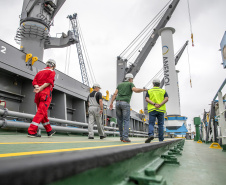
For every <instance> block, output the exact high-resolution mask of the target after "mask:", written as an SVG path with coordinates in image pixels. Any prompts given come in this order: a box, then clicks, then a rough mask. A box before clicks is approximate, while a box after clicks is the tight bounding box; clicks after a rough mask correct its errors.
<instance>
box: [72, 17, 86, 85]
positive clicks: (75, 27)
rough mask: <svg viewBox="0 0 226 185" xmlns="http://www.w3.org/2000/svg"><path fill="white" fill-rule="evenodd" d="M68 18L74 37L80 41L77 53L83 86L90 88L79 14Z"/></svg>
mask: <svg viewBox="0 0 226 185" xmlns="http://www.w3.org/2000/svg"><path fill="white" fill-rule="evenodd" d="M68 18H69V19H70V21H71V25H72V29H73V33H74V36H75V38H76V39H77V41H78V42H77V43H76V48H77V53H78V59H79V65H80V70H81V76H82V82H83V84H85V85H87V86H89V79H88V75H87V72H86V66H85V63H84V58H83V54H82V47H81V44H80V39H79V32H78V23H77V13H74V14H73V15H69V16H68Z"/></svg>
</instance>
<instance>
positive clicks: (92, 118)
mask: <svg viewBox="0 0 226 185" xmlns="http://www.w3.org/2000/svg"><path fill="white" fill-rule="evenodd" d="M94 123H96V124H97V129H98V134H99V136H104V129H103V125H102V117H101V115H100V107H96V106H90V107H89V126H88V131H89V137H94V133H93V125H94Z"/></svg>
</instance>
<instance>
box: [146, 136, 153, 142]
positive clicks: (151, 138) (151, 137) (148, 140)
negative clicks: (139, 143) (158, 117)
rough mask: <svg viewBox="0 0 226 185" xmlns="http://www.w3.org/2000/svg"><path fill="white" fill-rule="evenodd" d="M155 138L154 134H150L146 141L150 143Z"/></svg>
mask: <svg viewBox="0 0 226 185" xmlns="http://www.w3.org/2000/svg"><path fill="white" fill-rule="evenodd" d="M153 139H154V136H148V138H147V139H146V140H145V143H150V142H151V140H153Z"/></svg>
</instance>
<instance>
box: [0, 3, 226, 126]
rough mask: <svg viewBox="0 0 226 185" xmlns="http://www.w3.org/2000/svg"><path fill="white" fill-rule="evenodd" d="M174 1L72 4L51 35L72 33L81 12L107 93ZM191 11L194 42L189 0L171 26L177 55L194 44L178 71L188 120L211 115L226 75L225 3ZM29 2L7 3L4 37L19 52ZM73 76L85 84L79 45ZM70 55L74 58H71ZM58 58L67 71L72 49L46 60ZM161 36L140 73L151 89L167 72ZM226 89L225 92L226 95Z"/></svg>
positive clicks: (138, 101)
mask: <svg viewBox="0 0 226 185" xmlns="http://www.w3.org/2000/svg"><path fill="white" fill-rule="evenodd" d="M167 2H168V0H161V1H160V0H76V1H75V0H67V1H66V2H65V4H64V5H63V6H62V8H61V10H60V11H59V12H58V14H57V15H56V17H55V20H54V26H53V27H51V32H50V34H51V36H56V34H57V33H61V32H65V33H67V30H68V29H69V20H68V19H67V18H66V17H67V15H69V14H73V13H78V19H79V23H80V26H81V29H82V33H83V37H84V39H85V43H86V47H87V50H88V53H89V58H90V61H91V65H92V68H93V72H94V75H95V78H96V82H98V83H99V84H100V85H101V86H102V90H101V92H102V93H103V95H105V94H106V93H105V91H106V90H109V91H110V93H111V94H113V93H114V91H115V88H116V57H117V56H118V55H119V54H120V53H121V52H122V51H123V50H124V49H125V48H126V47H127V46H128V45H129V44H130V42H131V41H132V40H133V39H134V38H135V37H136V36H137V35H138V34H139V33H140V32H141V31H142V30H143V28H144V27H145V26H146V25H147V24H148V23H149V22H150V21H151V20H152V19H153V18H154V17H155V16H156V14H157V13H158V12H159V11H160V10H161V9H162V8H163V7H164V6H165V4H166V3H167ZM189 2H190V13H191V22H192V30H193V34H194V44H195V46H194V47H192V46H191V39H190V35H191V32H190V24H189V16H188V6H187V0H181V1H180V2H179V4H178V6H177V8H176V10H175V12H174V14H173V15H172V17H171V19H170V21H169V22H168V23H167V27H174V28H175V29H176V32H175V34H174V35H173V40H174V51H175V52H177V51H178V50H179V49H180V48H181V47H182V46H183V44H184V43H185V41H186V40H189V46H188V52H189V61H190V71H191V80H192V88H191V87H190V73H189V64H188V54H187V50H185V52H184V53H183V55H182V57H181V59H180V61H179V63H178V65H177V66H176V69H177V70H179V71H180V73H179V88H180V89H179V90H180V100H181V113H182V116H187V117H188V123H192V122H193V118H194V117H197V116H201V118H202V114H203V111H204V109H206V111H209V109H210V106H209V104H210V103H211V101H212V99H213V97H214V96H215V94H216V93H217V90H218V89H219V87H220V85H221V84H222V83H223V81H224V79H225V77H226V69H223V66H222V65H221V63H222V59H221V53H220V52H219V51H218V50H219V48H220V41H221V39H222V37H223V35H224V32H225V31H226V24H225V7H226V1H225V0H215V1H213V0H190V1H189ZM22 4H23V0H9V1H1V6H0V17H1V21H0V28H1V29H0V39H2V40H3V41H5V42H8V43H9V44H11V45H13V46H15V47H17V48H19V45H17V44H16V43H15V41H14V37H15V35H16V30H17V28H18V27H19V15H20V13H21V9H22ZM69 50H71V54H70V69H69V71H68V72H67V73H68V75H70V76H72V77H74V78H76V79H77V80H79V81H81V74H80V69H79V65H78V59H77V53H76V47H75V46H72V47H71V48H70V49H69ZM68 56H69V54H68ZM48 58H54V59H56V61H57V69H58V70H60V71H62V72H65V62H66V49H51V50H46V51H45V56H44V61H45V60H46V59H48ZM162 66H163V61H162V50H161V38H160V37H159V39H158V40H157V43H156V45H155V46H154V48H153V49H152V51H151V52H150V54H149V56H148V58H147V59H146V61H145V62H144V64H143V66H142V67H141V70H140V72H139V73H138V74H137V76H136V78H135V80H134V84H135V86H136V87H143V86H145V85H146V84H147V83H148V82H149V80H150V79H151V78H152V77H153V76H154V75H155V74H156V73H157V72H158V71H159V70H160V69H161V68H162ZM225 92H226V88H224V89H223V94H225ZM142 103H143V100H142V94H136V95H135V93H134V95H133V97H132V101H131V106H132V109H133V110H136V111H139V110H140V109H143V105H142Z"/></svg>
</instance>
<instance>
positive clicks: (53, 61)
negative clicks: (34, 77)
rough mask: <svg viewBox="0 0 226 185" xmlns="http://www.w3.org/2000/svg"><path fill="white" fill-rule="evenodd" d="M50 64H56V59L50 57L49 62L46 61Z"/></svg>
mask: <svg viewBox="0 0 226 185" xmlns="http://www.w3.org/2000/svg"><path fill="white" fill-rule="evenodd" d="M48 64H50V65H51V66H53V65H54V66H56V61H55V60H53V59H49V60H47V62H46V65H48Z"/></svg>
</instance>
